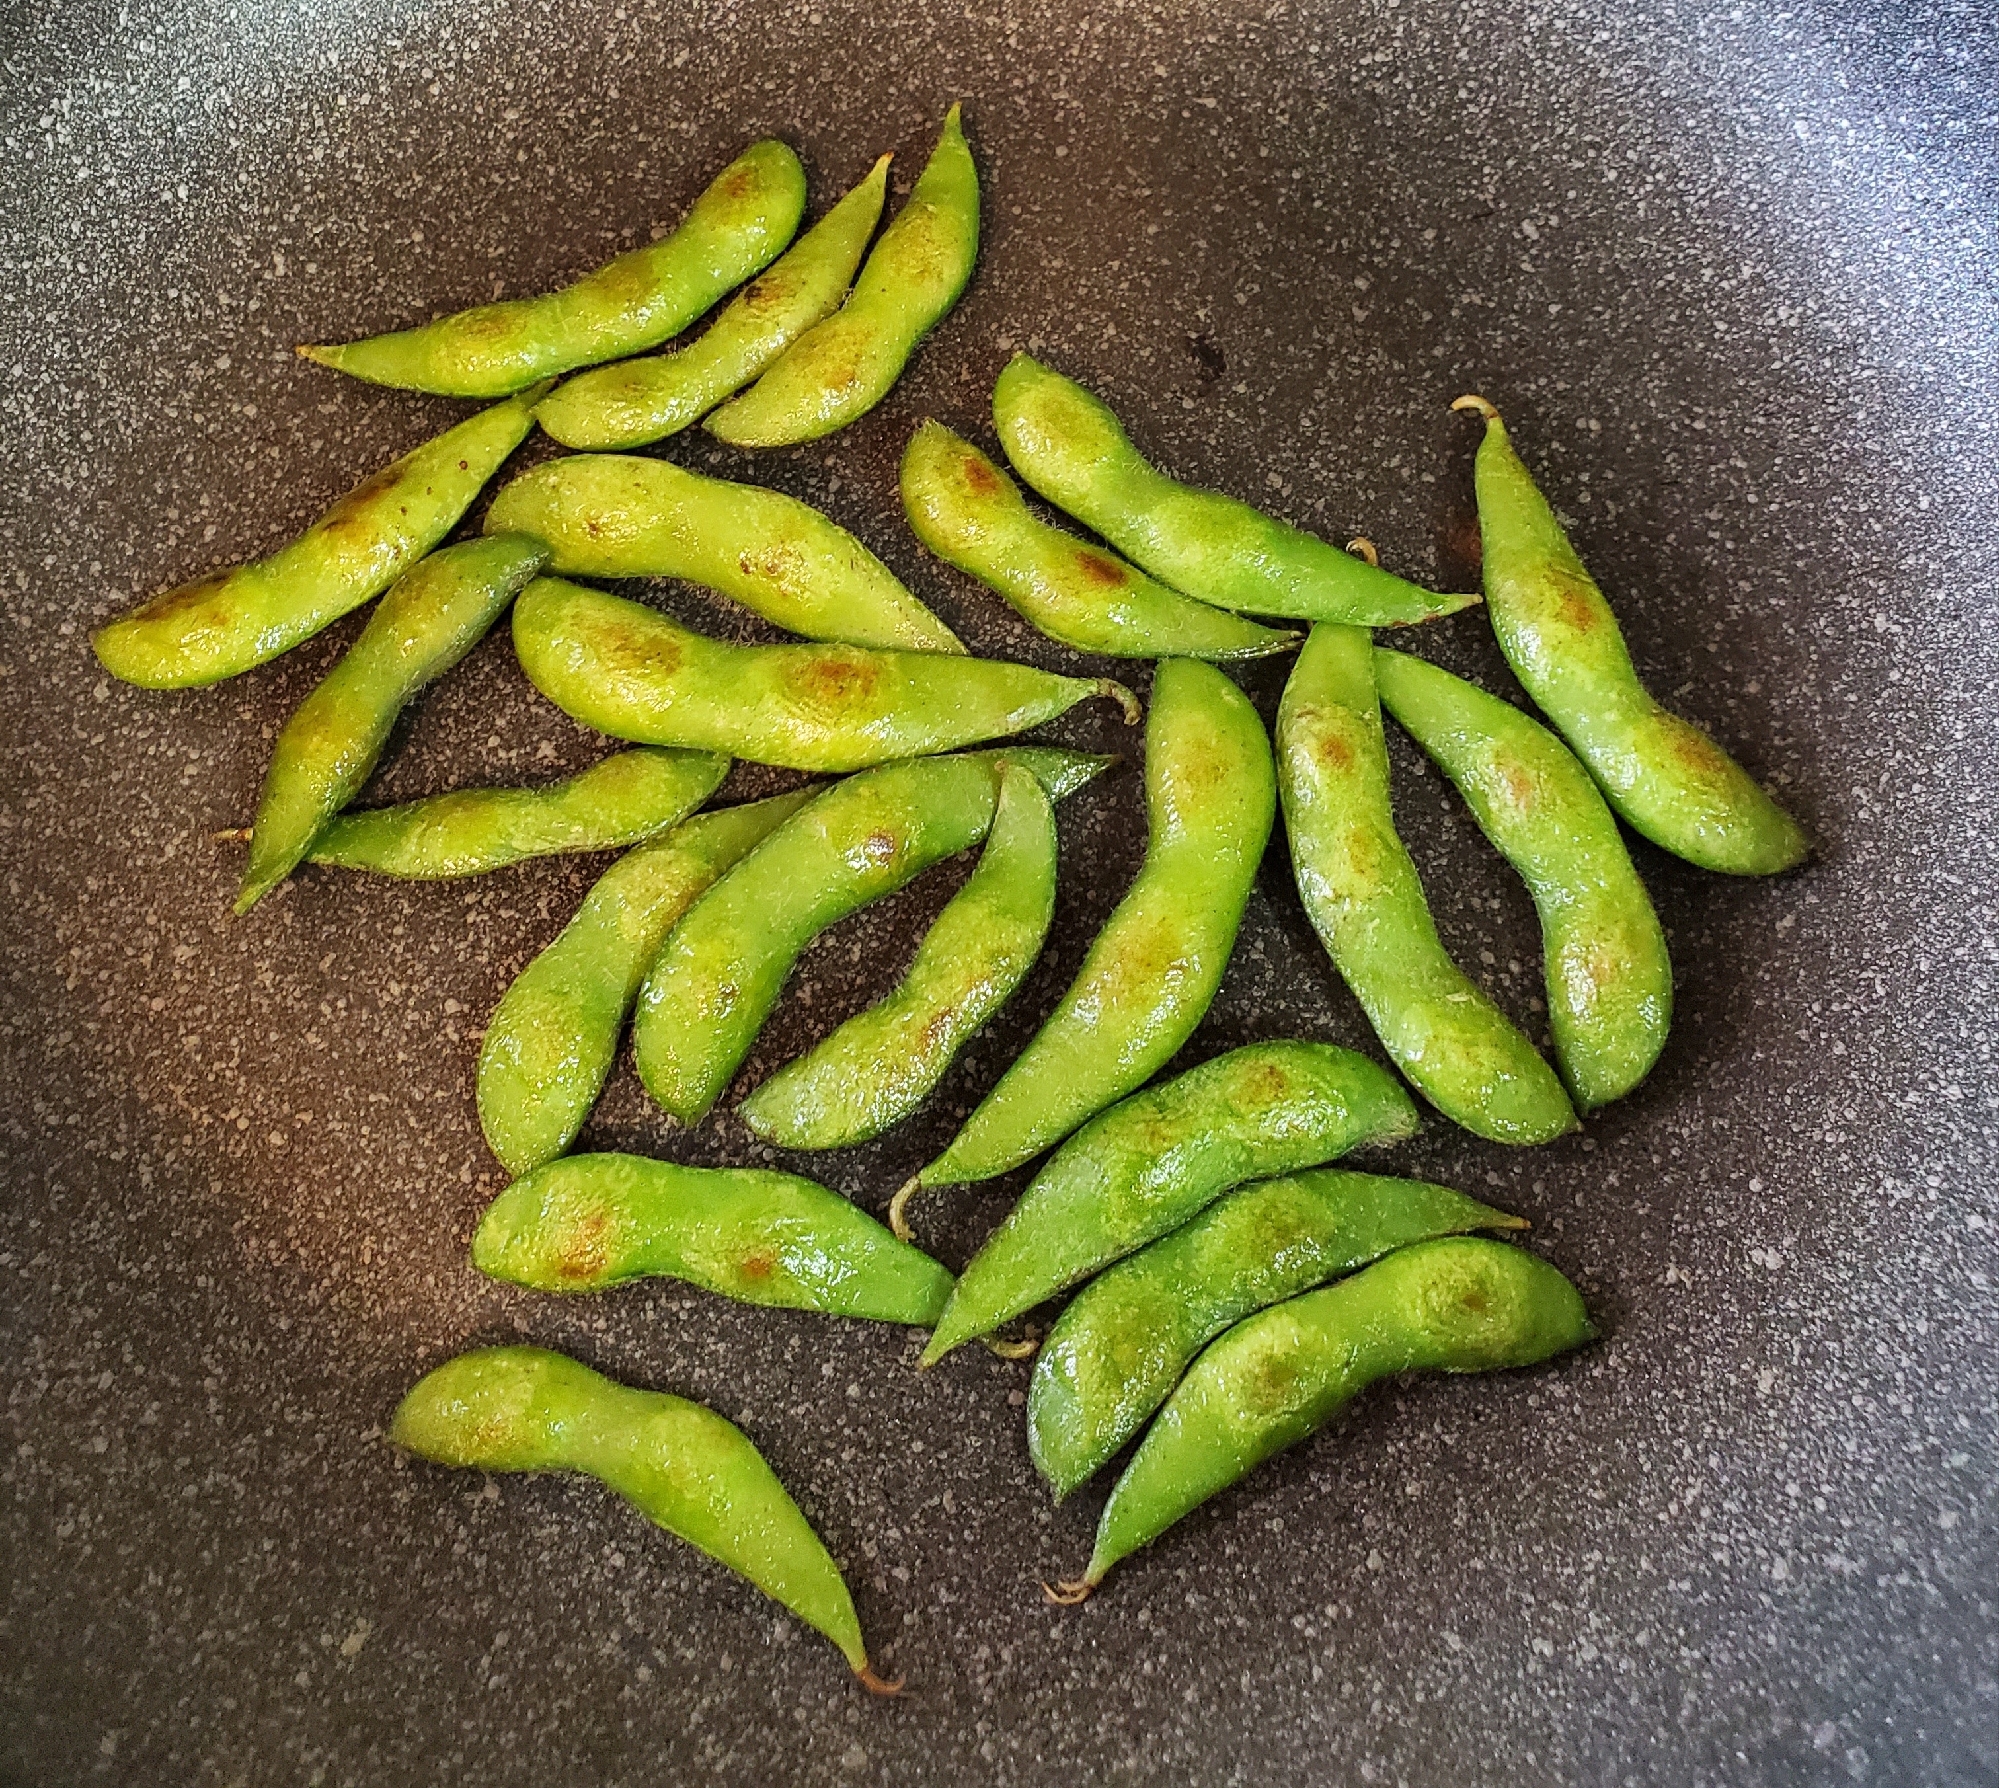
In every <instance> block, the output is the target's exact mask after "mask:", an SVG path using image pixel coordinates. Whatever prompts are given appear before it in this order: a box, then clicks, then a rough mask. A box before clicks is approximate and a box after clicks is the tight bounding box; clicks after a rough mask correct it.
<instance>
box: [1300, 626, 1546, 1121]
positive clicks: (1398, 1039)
mask: <svg viewBox="0 0 1999 1788" xmlns="http://www.w3.org/2000/svg"><path fill="white" fill-rule="evenodd" d="M1277 758H1278V784H1279V787H1280V789H1281V790H1282V792H1283V796H1284V823H1285V827H1286V829H1287V830H1288V831H1289V832H1290V834H1291V865H1292V869H1293V871H1294V872H1295V873H1296V875H1297V878H1298V894H1299V898H1300V899H1302V900H1303V901H1304V903H1305V912H1306V915H1307V917H1309V918H1310V919H1311V921H1312V926H1313V929H1314V930H1316V931H1317V932H1318V934H1319V938H1320V941H1321V942H1323V943H1324V944H1325V946H1326V951H1327V953H1328V954H1329V955H1330V956H1331V957H1332V959H1333V966H1334V967H1336V968H1337V969H1338V970H1339V971H1340V977H1341V979H1342V980H1344V981H1345V982H1346V984H1347V985H1348V986H1349V987H1350V988H1352V989H1353V992H1354V997H1355V998H1356V999H1358V1000H1359V1001H1360V1003H1361V1007H1362V1009H1363V1010H1364V1011H1365V1012H1366V1013H1367V1019H1368V1022H1369V1023H1370V1024H1371V1025H1373V1026H1374V1030H1375V1035H1376V1036H1378V1037H1379V1038H1380V1039H1381V1042H1382V1046H1383V1047H1384V1048H1385V1049H1386V1050H1387V1051H1388V1054H1389V1057H1390V1059H1391V1060H1393V1061H1394V1063H1395V1065H1396V1066H1397V1067H1398V1068H1400V1069H1401V1070H1402V1072H1403V1073H1404V1074H1406V1075H1407V1076H1408V1077H1409V1078H1410V1080H1411V1081H1413V1082H1414V1083H1415V1085H1416V1088H1417V1090H1418V1091H1420V1092H1421V1093H1422V1094H1423V1096H1424V1097H1425V1098H1426V1099H1428V1100H1429V1101H1430V1103H1431V1104H1432V1105H1434V1106H1436V1108H1437V1109H1438V1110H1439V1111H1441V1112H1442V1113H1443V1114H1444V1115H1445V1116H1446V1117H1447V1118H1449V1119H1450V1120H1451V1121H1452V1122H1453V1123H1456V1124H1462V1125H1463V1126H1464V1127H1465V1128H1466V1129H1467V1130H1470V1131H1471V1132H1472V1133H1473V1134H1474V1135H1478V1136H1484V1137H1487V1138H1489V1139H1490V1140H1491V1141H1493V1142H1511V1143H1534V1142H1550V1141H1552V1140H1553V1139H1554V1138H1555V1137H1557V1136H1560V1135H1562V1134H1563V1133H1564V1132H1565V1131H1568V1130H1572V1129H1574V1128H1575V1123H1576V1114H1575V1111H1574V1109H1573V1108H1572V1107H1571V1106H1570V1104H1569V1099H1568V1095H1567V1094H1566V1093H1565V1092H1563V1090H1562V1083H1561V1081H1560V1080H1559V1079H1557V1078H1556V1075H1555V1072H1554V1070H1553V1069H1552V1068H1550V1067H1549V1066H1548V1064H1547V1063H1546V1062H1545V1061H1543V1060H1542V1059H1541V1057H1540V1055H1539V1054H1538V1053H1537V1052H1536V1051H1535V1048H1534V1046H1533V1044H1531V1043H1529V1042H1528V1041H1527V1039H1526V1038H1525V1037H1523V1036H1522V1035H1521V1034H1520V1033H1519V1031H1517V1030H1516V1029H1514V1027H1513V1025H1512V1023H1511V1021H1510V1020H1508V1018H1507V1017H1506V1015H1505V1014H1504V1013H1503V1012H1501V1011H1500V1009H1499V1008H1498V1007H1497V1006H1495V1005H1494V1004H1493V1003H1492V1001H1491V1000H1489V999H1488V998H1487V997H1486V996H1485V995H1484V994H1483V993H1482V992H1481V991H1480V990H1479V989H1478V988H1477V987H1475V986H1473V985H1472V983H1471V982H1470V981H1468V980H1467V979H1466V978H1465V977H1464V975H1463V974H1462V973H1461V972H1460V971H1459V969H1458V966H1457V964H1456V963H1454V962H1453V961H1452V960H1451V958H1450V955H1449V953H1448V952H1447V951H1446V950H1445V949H1444V946H1443V944H1442V942H1441V941H1440V940H1439V938H1438V936H1437V927H1436V924H1435V923H1434V921H1433V920H1432V919H1431V917H1430V907H1429V903H1428V902H1427V901H1426V900H1425V899H1424V898H1423V884H1422V882H1421V881H1420V880H1419V879H1418V878H1417V875H1416V865H1415V864H1414V863H1412V862H1411V861H1410V860H1409V853H1408V851H1407V850H1406V849H1404V848H1403V844H1402V840H1401V839H1400V838H1399V837H1397V836H1396V832H1395V814H1394V810H1393V807H1392V806H1391V803H1390V798H1389V789H1388V748H1387V745H1386V742H1385V741H1384V740H1383V738H1382V731H1381V709H1380V706H1379V704H1378V702H1377V700H1376V697H1375V690H1374V648H1373V646H1372V644H1371V643H1370V642H1369V639H1368V636H1367V634H1366V633H1365V632H1364V631H1363V630H1361V629H1360V628H1357V627H1339V626H1333V625H1330V624H1328V623H1325V622H1321V623H1320V624H1319V625H1318V626H1317V627H1314V628H1313V629H1312V636H1311V638H1310V639H1308V640H1307V641H1306V642H1305V647H1304V650H1303V651H1301V652H1300V653H1299V654H1298V662H1297V665H1296V666H1295V667H1294V668H1293V670H1292V672H1291V676H1290V679H1289V680H1288V681H1287V682H1286V683H1285V685H1284V698H1283V700H1282V702H1280V703H1279V705H1278V709H1277Z"/></svg>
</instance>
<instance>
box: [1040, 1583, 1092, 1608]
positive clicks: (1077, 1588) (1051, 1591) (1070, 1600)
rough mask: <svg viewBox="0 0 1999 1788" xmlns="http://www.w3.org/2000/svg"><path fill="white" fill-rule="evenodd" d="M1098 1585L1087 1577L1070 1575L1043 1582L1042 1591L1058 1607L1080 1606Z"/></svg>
mask: <svg viewBox="0 0 1999 1788" xmlns="http://www.w3.org/2000/svg"><path fill="white" fill-rule="evenodd" d="M1096 1587H1097V1586H1096V1585H1095V1584H1094V1583H1092V1582H1091V1581H1090V1580H1089V1578H1087V1577H1069V1578H1063V1579H1057V1581H1055V1582H1054V1583H1044V1584H1042V1586H1041V1593H1042V1594H1043V1595H1045V1596H1046V1597H1047V1598H1048V1599H1049V1600H1050V1601H1051V1602H1053V1603H1054V1604H1055V1606H1056V1607H1058V1608H1078V1607H1081V1606H1082V1604H1083V1603H1085V1602H1087V1601H1088V1600H1089V1599H1090V1596H1091V1593H1092V1592H1093V1591H1094V1590H1095V1589H1096Z"/></svg>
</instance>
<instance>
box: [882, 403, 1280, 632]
mask: <svg viewBox="0 0 1999 1788" xmlns="http://www.w3.org/2000/svg"><path fill="white" fill-rule="evenodd" d="M902 506H903V509H904V511H905V512H906V513H907V515H908V516H909V525H910V527H911V528H913V529H914V530H915V532H916V537H917V539H919V540H920V541H922V542H923V544H924V545H925V546H927V547H928V548H929V549H930V550H931V551H932V552H933V553H935V554H936V555H937V556H938V557H939V558H940V559H942V560H944V562H945V563H946V564H949V565H955V566H956V567H957V568H958V569H959V570H960V571H962V572H964V573H966V575H968V576H970V577H975V578H977V579H978V580H979V581H980V582H981V583H983V584H985V585H987V586H988V587H990V588H991V589H994V590H997V591H998V592H999V593H1000V595H1002V596H1003V597H1005V598H1006V600H1007V602H1008V603H1009V604H1011V605H1012V607H1013V608H1014V609H1015V611H1016V612H1018V613H1019V614H1020V615H1022V616H1023V617H1025V618H1026V619H1027V620H1028V621H1029V622H1031V623H1032V624H1033V625H1034V626H1035V627H1037V628H1039V629H1040V630H1041V631H1042V632H1043V633H1045V634H1047V635H1048V637H1049V638H1050V639H1054V640H1060V641H1061V642H1062V643H1063V644H1064V645H1065V646H1074V647H1075V648H1076V650H1077V651H1079V652H1101V653H1103V654H1105V655H1106V656H1107V657H1112V658H1260V657H1263V656H1264V655H1265V654H1267V653H1270V652H1282V651H1284V650H1286V649H1287V648H1289V647H1290V646H1293V645H1295V644H1296V643H1297V640H1298V636H1297V635H1296V634H1295V633H1277V632H1274V631H1273V630H1272V629H1270V628H1268V627H1259V626H1258V625H1257V624H1256V623H1255V622H1254V621H1245V620H1244V619H1243V618H1242V617H1241V616H1240V615H1232V614H1229V613H1228V612H1227V611H1226V610H1223V609H1218V608H1213V607H1210V606H1209V605H1208V604H1207V603H1205V602H1196V601H1194V600H1193V599H1192V598H1191V597H1187V596H1182V595H1181V594H1180V593H1179V592H1178V591H1177V590H1169V589H1167V587H1166V586H1165V585H1164V584H1161V583H1155V582H1154V581H1153V580H1152V579H1151V578H1149V577H1147V576H1146V575H1145V573H1144V572H1142V571H1140V570H1139V569H1138V568H1137V567H1136V566H1134V565H1127V564H1126V563H1125V562H1124V561H1123V560H1122V559H1118V558H1115V557H1113V556H1112V555H1111V554H1109V553H1107V552H1105V551H1104V550H1103V548H1102V547H1098V546H1091V545H1090V544H1088V542H1086V541H1082V540H1078V539H1077V538H1076V536H1075V535H1073V534H1065V533H1064V532H1063V531H1062V530H1061V529H1060V528H1051V527H1049V526H1048V524H1047V523H1046V522H1043V521H1041V520H1039V519H1038V518H1037V517H1036V516H1035V515H1034V514H1033V512H1032V511H1031V510H1029V508H1028V507H1027V503H1026V501H1025V500H1024V499H1023V498H1022V496H1021V494H1020V488H1019V486H1018V485H1016V484H1015V483H1014V481H1013V480H1012V479H1011V478H1009V477H1008V476H1007V475H1006V474H1005V473H1004V472H1002V471H1001V470H1000V469H999V467H998V466H996V465H994V464H993V462H992V461H991V460H989V459H988V458H986V456H985V455H984V454H983V453H981V452H980V451H979V450H978V449H977V448H976V447H974V446H973V445H972V443H971V442H970V441H967V440H965V439H963V438H962V437H961V436H958V435H954V434H953V433H952V432H951V431H950V430H949V429H948V428H946V427H944V426H943V425H942V424H941V423H937V422H926V423H924V425H923V426H922V427H921V428H919V429H918V430H917V431H916V433H915V435H914V436H912V437H911V439H910V443H909V447H908V449H907V451H905V452H904V454H903V456H902Z"/></svg>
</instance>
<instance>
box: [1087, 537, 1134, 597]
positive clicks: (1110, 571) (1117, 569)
mask: <svg viewBox="0 0 1999 1788" xmlns="http://www.w3.org/2000/svg"><path fill="white" fill-rule="evenodd" d="M1076 569H1077V570H1078V571H1080V572H1081V573H1082V574H1083V576H1084V577H1085V578H1087V579H1088V580H1089V581H1090V582H1091V583H1093V584H1101V585H1102V586H1103V587H1104V588H1105V589H1107V590H1115V589H1119V588H1121V587H1122V586H1124V585H1125V584H1128V583H1130V582H1131V578H1130V576H1129V575H1128V574H1127V573H1126V571H1125V568H1124V567H1123V566H1122V565H1120V564H1119V563H1118V562H1117V561H1116V560H1115V559H1107V558H1105V557H1104V555H1103V554H1102V553H1098V552H1092V551H1091V550H1090V549H1089V548H1088V547H1087V546H1086V547H1084V548H1083V549H1082V550H1081V551H1080V552H1079V553H1077V555H1076Z"/></svg>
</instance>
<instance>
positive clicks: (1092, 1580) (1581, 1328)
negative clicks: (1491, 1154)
mask: <svg viewBox="0 0 1999 1788" xmlns="http://www.w3.org/2000/svg"><path fill="white" fill-rule="evenodd" d="M1595 1335H1596V1331H1595V1329H1594V1328H1592V1327H1591V1325H1590V1320H1589V1316H1588V1313H1587V1312H1586V1311H1585V1310H1584V1309H1583V1301H1582V1298H1581V1297H1580V1296H1579V1295H1578V1294H1577V1292H1576V1288H1575V1287H1574V1286H1573V1285H1571V1284H1570V1283H1569V1282H1568V1280H1566V1279H1565V1278H1563V1277H1562V1275H1561V1274H1560V1273H1559V1272H1557V1271H1556V1270H1555V1269H1554V1268H1553V1267H1551V1266H1550V1265H1548V1263H1547V1262H1546V1261H1544V1260H1538V1259H1536V1258H1535V1257H1534V1256H1533V1255H1532V1254H1529V1253H1527V1252H1526V1251H1525V1250H1524V1249H1521V1248H1511V1247H1508V1246H1507V1245H1506V1244H1505V1243H1503V1242H1488V1241H1483V1240H1480V1239H1478V1238H1475V1237H1469V1236H1457V1237H1451V1238H1448V1239H1443V1240H1439V1241H1433V1242H1418V1243H1416V1244H1415V1245H1414V1246H1413V1247H1408V1248H1398V1249H1397V1250H1396V1251H1395V1252H1394V1253H1393V1254H1391V1255H1389V1256H1388V1257H1387V1258H1386V1259H1385V1260H1380V1261H1377V1262H1376V1263H1375V1264H1374V1265H1373V1266H1371V1267H1367V1268H1365V1269H1364V1270H1362V1271H1361V1272H1358V1273H1356V1274H1355V1275H1354V1276H1353V1277H1352V1278H1351V1279H1342V1280H1341V1281H1340V1282H1339V1284H1337V1285H1329V1286H1327V1287H1326V1288H1325V1289H1324V1290H1323V1291H1308V1292H1307V1293H1306V1294H1305V1295H1304V1296H1303V1297H1298V1298H1292V1299H1291V1300H1289V1302H1287V1303H1282V1304H1278V1305H1275V1306H1273V1307H1272V1308H1270V1309H1268V1310H1263V1311H1260V1312H1259V1313H1258V1314H1257V1315H1255V1316H1251V1317H1249V1318H1247V1319H1246V1320H1244V1321H1242V1322H1239V1323H1237V1324H1236V1325H1235V1327H1234V1328H1232V1329H1230V1330H1229V1331H1228V1333H1227V1334H1225V1335H1223V1336H1222V1338H1221V1339H1220V1340H1219V1341H1217V1342H1215V1343H1214V1344H1213V1345H1212V1346H1211V1347H1209V1348H1208V1350H1207V1351H1206V1352H1205V1353H1204V1354H1202V1355H1201V1357H1200V1358H1199V1359H1198V1360H1196V1361H1195V1362H1194V1365H1193V1369H1192V1370H1191V1371H1189V1372H1188V1374H1187V1376H1186V1377H1185V1378H1184V1379H1182V1380H1181V1381H1180V1388H1179V1389H1178V1390H1176V1391H1175V1392H1174V1393H1173V1395H1172V1397H1171V1398H1169V1399H1168V1401H1167V1404H1166V1407H1165V1408H1164V1409H1163V1410H1161V1411H1160V1413H1159V1419H1158V1420H1157V1421H1156V1422H1154V1423H1153V1424H1152V1430H1151V1432H1150V1433H1148V1434H1147V1435H1146V1437H1145V1439H1144V1440H1143V1441H1142V1442H1141V1443H1140V1445H1139V1449H1138V1452H1137V1454H1136V1455H1135V1456H1134V1457H1133V1459H1132V1462H1131V1463H1130V1464H1129V1465H1128V1466H1126V1467H1125V1470H1124V1475H1123V1476H1122V1477H1121V1478H1119V1479H1118V1482H1117V1488H1116V1489H1115V1490H1113V1491H1112V1492H1111V1498H1110V1501H1109V1502H1108V1503H1106V1504H1105V1505H1104V1513H1103V1518H1102V1520H1101V1521H1100V1522H1099V1524H1098V1527H1097V1544H1096V1549H1095V1551H1094V1552H1092V1554H1091V1555H1090V1565H1089V1569H1088V1570H1087V1571H1085V1572H1084V1573H1083V1577H1082V1580H1081V1581H1080V1582H1079V1583H1076V1584H1065V1585H1063V1589H1064V1592H1065V1594H1064V1595H1063V1596H1061V1597H1059V1598H1058V1599H1060V1600H1068V1601H1080V1600H1082V1598H1083V1597H1084V1596H1086V1595H1088V1594H1089V1592H1090V1591H1091V1590H1092V1589H1094V1588H1095V1587H1096V1586H1097V1585H1098V1584H1099V1583H1101V1582H1102V1581H1103V1580H1104V1577H1105V1575H1106V1574H1107V1573H1108V1572H1109V1570H1110V1568H1111V1567H1112V1566H1113V1565H1115V1564H1116V1563H1117V1562H1118V1560H1119V1559H1121V1558H1126V1557H1128V1556H1129V1555H1130V1554H1132V1553H1133V1552H1136V1551H1137V1550H1138V1549H1139V1548H1140V1547H1141V1546H1144V1545H1148V1544H1150V1543H1151V1542H1152V1541H1153V1540H1156V1539H1157V1538H1158V1537H1159V1536H1160V1535H1161V1534H1162V1533H1164V1532H1165V1531H1166V1530H1167V1528H1169V1527H1171V1526H1172V1525H1173V1523H1174V1522H1176V1521H1178V1520H1179V1519H1180V1518H1181V1516H1183V1515H1186V1514H1188V1513H1190V1512H1191V1511H1193V1510H1194V1509H1197V1508H1199V1507H1200V1505H1201V1504H1202V1503H1204V1502H1206V1501H1207V1499H1208V1498H1209V1497H1211V1496H1213V1495H1214V1494H1215V1492H1216V1491H1218V1490H1222V1489H1226V1488H1227V1487H1228V1486H1229V1485H1230V1484H1233V1483H1234V1482H1235V1481H1236V1480H1237V1479H1238V1478H1241V1477H1245V1476H1247V1475H1248V1474H1249V1473H1250V1472H1251V1471H1253V1470H1254V1469H1255V1468H1256V1467H1257V1466H1259V1465H1261V1464H1262V1463H1263V1461H1264V1460H1266V1459H1268V1458H1269V1457H1270V1456H1271V1455H1272V1454H1273V1453H1278V1452H1281V1451H1283V1449H1284V1448H1286V1447H1289V1446H1295V1445H1296V1444H1297V1443H1298V1442H1299V1441H1301V1440H1303V1439H1305V1438H1306V1437H1307V1436H1308V1435H1310V1434H1312V1433H1313V1432H1314V1431H1315V1430H1317V1429H1319V1428H1320V1427H1322V1426H1324V1424H1325V1423H1326V1422H1327V1421H1328V1420H1329V1419H1330V1418H1331V1417H1332V1416H1333V1415H1334V1414H1335V1413H1336V1412H1337V1411H1338V1410H1339V1409H1340V1408H1341V1407H1342V1406H1343V1405H1344V1404H1346V1403H1347V1402H1349V1401H1350V1400H1351V1399H1352V1398H1353V1397H1354V1396H1355V1395H1356V1394H1357V1393H1359V1392H1361V1391H1363V1390H1365V1389H1366V1388H1367V1387H1368V1386H1369V1385H1371V1384H1373V1383H1374V1382H1375V1380H1376V1379H1380V1378H1387V1377H1389V1376H1391V1375H1392V1374H1394V1373H1397V1372H1417V1371H1438V1372H1491V1371H1496V1370H1499V1369H1500V1368H1502V1367H1507V1366H1532V1365H1535V1364H1537V1363H1538V1362H1539V1361H1541V1360H1545V1359H1547V1358H1548V1357H1549V1356H1550V1355H1551V1354H1557V1353H1563V1352H1566V1351H1567V1350H1568V1349H1569V1348H1572V1347H1580V1346H1582V1344H1583V1343H1584V1342H1585V1341H1589V1340H1593V1339H1594V1338H1595Z"/></svg>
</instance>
